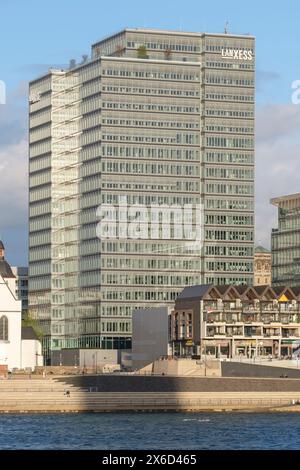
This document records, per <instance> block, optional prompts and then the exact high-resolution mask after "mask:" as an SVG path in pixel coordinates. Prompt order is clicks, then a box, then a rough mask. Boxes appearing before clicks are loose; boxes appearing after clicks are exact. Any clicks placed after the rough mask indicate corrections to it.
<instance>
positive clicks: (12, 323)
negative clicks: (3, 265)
mask: <svg viewBox="0 0 300 470" xmlns="http://www.w3.org/2000/svg"><path fill="white" fill-rule="evenodd" d="M21 321H22V320H21V301H20V300H16V298H15V296H14V294H13V292H12V291H11V290H10V288H9V286H8V284H7V283H6V282H5V280H4V279H3V277H2V276H0V364H1V365H7V367H8V369H9V370H11V369H13V368H18V369H19V368H20V367H21V349H22V348H21Z"/></svg>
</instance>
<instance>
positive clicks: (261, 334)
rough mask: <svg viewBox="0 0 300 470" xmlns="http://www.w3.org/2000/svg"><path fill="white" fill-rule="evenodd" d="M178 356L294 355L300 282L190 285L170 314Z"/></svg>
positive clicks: (299, 330) (299, 333) (299, 331)
mask: <svg viewBox="0 0 300 470" xmlns="http://www.w3.org/2000/svg"><path fill="white" fill-rule="evenodd" d="M169 322H170V325H169V342H170V346H171V349H172V354H173V355H175V356H180V357H184V356H197V355H198V356H203V355H204V356H207V355H208V356H211V357H218V358H221V357H226V358H238V357H241V356H244V357H248V358H251V357H261V356H272V357H281V356H285V357H292V356H296V355H298V354H299V353H300V287H293V288H289V287H274V288H272V287H270V286H257V287H249V286H246V285H241V286H213V285H202V286H193V287H187V288H185V289H184V290H183V292H182V293H181V294H180V295H179V296H178V298H177V300H176V302H175V308H174V310H173V311H172V312H171V315H170V319H169Z"/></svg>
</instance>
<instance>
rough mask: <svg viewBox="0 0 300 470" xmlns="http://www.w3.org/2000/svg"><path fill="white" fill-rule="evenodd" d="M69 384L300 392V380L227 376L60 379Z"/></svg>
mask: <svg viewBox="0 0 300 470" xmlns="http://www.w3.org/2000/svg"><path fill="white" fill-rule="evenodd" d="M57 380H58V381H61V382H63V383H65V384H66V386H68V385H69V386H73V387H78V388H82V389H87V390H89V389H90V388H91V389H92V390H94V391H98V392H104V393H105V392H113V393H114V392H123V393H125V392H126V393H127V392H129V393H133V392H139V393H149V392H159V393H163V392H167V393H173V392H175V393H185V392H219V393H223V392H273V391H274V392H275V391H277V392H293V391H297V392H300V380H295V379H279V378H276V379H275V378H274V379H259V378H227V377H215V378H211V377H170V376H169V377H168V376H164V377H158V376H139V375H136V376H135V375H133V376H132V375H90V376H76V377H63V378H59V379H57Z"/></svg>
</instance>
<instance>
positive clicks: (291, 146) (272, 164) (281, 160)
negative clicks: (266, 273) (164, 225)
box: [256, 104, 300, 247]
mask: <svg viewBox="0 0 300 470" xmlns="http://www.w3.org/2000/svg"><path fill="white" fill-rule="evenodd" d="M299 130H300V106H295V105H287V104H283V105H276V106H275V105H274V106H265V107H263V108H261V109H260V110H259V112H258V113H257V145H256V241H257V243H259V244H263V245H265V246H268V247H269V246H270V237H271V229H272V228H276V227H277V209H276V207H273V206H272V205H271V204H270V198H272V197H276V196H283V195H287V194H293V193H297V192H300V183H299V172H300V133H299Z"/></svg>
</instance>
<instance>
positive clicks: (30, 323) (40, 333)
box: [22, 315, 44, 341]
mask: <svg viewBox="0 0 300 470" xmlns="http://www.w3.org/2000/svg"><path fill="white" fill-rule="evenodd" d="M23 326H31V327H32V329H33V330H34V332H35V334H36V335H37V337H38V339H39V340H40V341H41V340H42V338H43V336H44V333H43V330H42V329H41V327H40V326H39V324H38V322H37V321H36V320H35V319H34V318H31V317H30V316H29V315H28V316H27V317H26V318H23V320H22V327H23Z"/></svg>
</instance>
